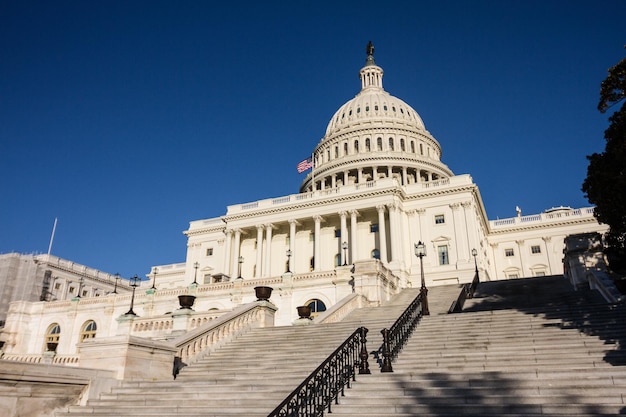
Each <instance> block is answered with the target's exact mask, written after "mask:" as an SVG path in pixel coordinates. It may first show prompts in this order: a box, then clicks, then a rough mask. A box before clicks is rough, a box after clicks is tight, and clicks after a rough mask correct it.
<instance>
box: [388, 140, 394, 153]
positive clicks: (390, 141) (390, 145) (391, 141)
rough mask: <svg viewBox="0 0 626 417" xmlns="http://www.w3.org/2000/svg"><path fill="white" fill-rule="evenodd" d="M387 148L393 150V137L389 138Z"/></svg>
mask: <svg viewBox="0 0 626 417" xmlns="http://www.w3.org/2000/svg"><path fill="white" fill-rule="evenodd" d="M389 150H390V151H393V150H394V148H393V138H389Z"/></svg>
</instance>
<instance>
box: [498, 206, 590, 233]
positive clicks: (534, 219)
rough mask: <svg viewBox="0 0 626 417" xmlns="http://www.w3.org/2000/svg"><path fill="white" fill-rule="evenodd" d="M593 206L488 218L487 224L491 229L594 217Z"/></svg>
mask: <svg viewBox="0 0 626 417" xmlns="http://www.w3.org/2000/svg"><path fill="white" fill-rule="evenodd" d="M593 211H594V208H593V207H585V208H580V209H566V208H564V209H563V210H557V211H554V212H548V213H539V214H531V215H528V216H517V217H510V218H507V219H498V220H489V226H490V227H491V228H492V229H503V228H509V227H514V226H520V225H527V224H532V223H555V222H559V221H564V220H574V219H589V220H591V219H594V217H593Z"/></svg>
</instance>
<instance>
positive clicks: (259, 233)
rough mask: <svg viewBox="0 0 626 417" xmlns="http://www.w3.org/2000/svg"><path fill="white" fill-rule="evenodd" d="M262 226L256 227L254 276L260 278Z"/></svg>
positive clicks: (261, 272)
mask: <svg viewBox="0 0 626 417" xmlns="http://www.w3.org/2000/svg"><path fill="white" fill-rule="evenodd" d="M262 267H263V226H262V225H258V226H257V227H256V271H255V274H254V277H255V278H261V276H262V274H263V269H262Z"/></svg>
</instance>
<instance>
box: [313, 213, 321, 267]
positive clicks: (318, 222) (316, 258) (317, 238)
mask: <svg viewBox="0 0 626 417" xmlns="http://www.w3.org/2000/svg"><path fill="white" fill-rule="evenodd" d="M313 220H315V235H314V249H313V262H314V263H313V270H314V271H319V269H320V265H321V262H320V239H321V230H322V227H321V222H322V216H314V217H313Z"/></svg>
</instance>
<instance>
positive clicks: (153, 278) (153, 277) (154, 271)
mask: <svg viewBox="0 0 626 417" xmlns="http://www.w3.org/2000/svg"><path fill="white" fill-rule="evenodd" d="M156 275H157V269H156V266H155V267H154V268H152V289H153V290H156V285H155V284H156Z"/></svg>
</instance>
